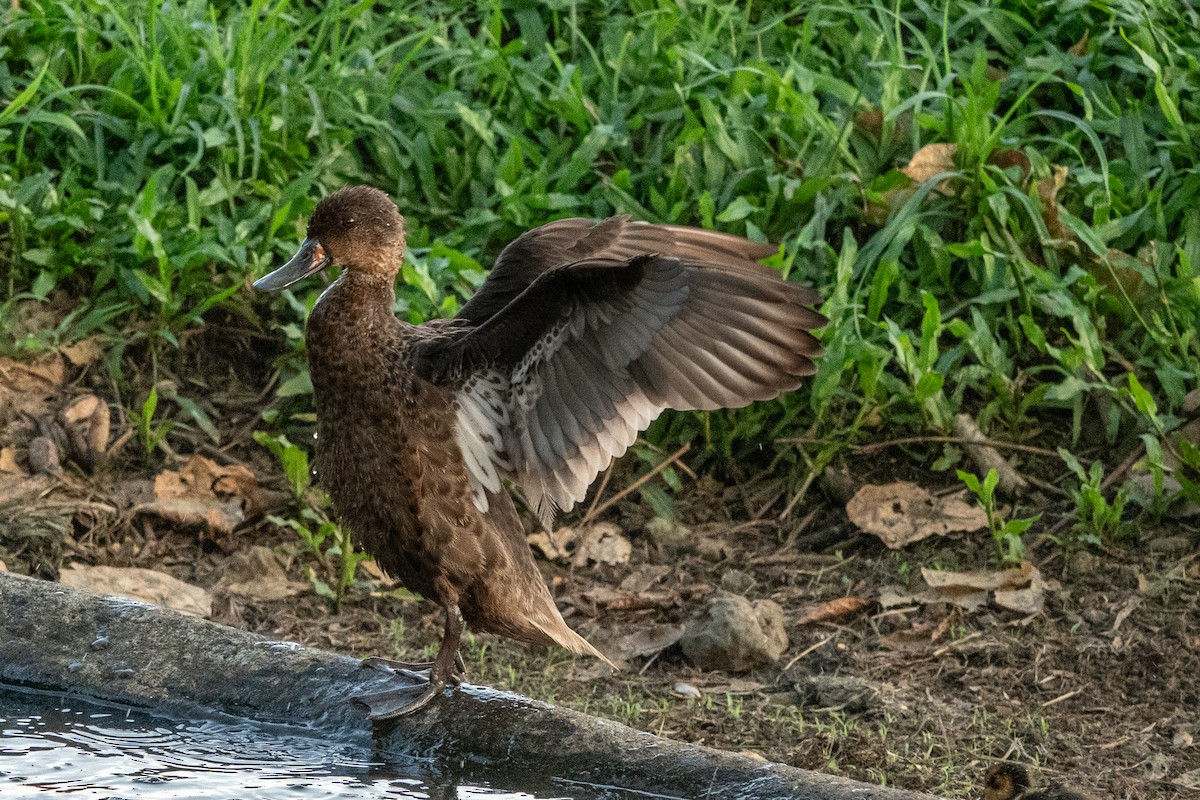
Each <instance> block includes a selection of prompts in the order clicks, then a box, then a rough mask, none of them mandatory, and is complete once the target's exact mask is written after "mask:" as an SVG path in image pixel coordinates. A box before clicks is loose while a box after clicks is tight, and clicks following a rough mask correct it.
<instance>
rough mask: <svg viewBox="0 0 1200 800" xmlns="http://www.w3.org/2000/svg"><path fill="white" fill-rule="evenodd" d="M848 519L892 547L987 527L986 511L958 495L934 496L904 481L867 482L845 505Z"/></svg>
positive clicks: (897, 547) (894, 548) (895, 547)
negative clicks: (886, 482) (880, 483)
mask: <svg viewBox="0 0 1200 800" xmlns="http://www.w3.org/2000/svg"><path fill="white" fill-rule="evenodd" d="M846 514H847V515H848V516H849V517H850V521H851V522H853V523H854V524H855V525H857V526H858V527H860V528H862V529H863V530H864V531H867V532H868V533H873V534H875V535H876V536H878V537H879V538H880V539H881V540H882V541H883V543H884V544H885V545H887V546H888V547H890V548H892V549H893V550H896V549H899V548H901V547H903V546H905V545H906V544H910V543H912V542H916V541H920V540H921V539H924V538H926V537H929V536H934V535H938V536H945V535H946V534H948V533H953V532H955V531H963V532H970V531H977V530H979V529H981V528H985V527H987V524H988V522H987V514H985V513H984V511H983V509H981V508H979V507H978V506H976V505H974V504H972V503H968V502H966V500H964V499H963V495H962V494H954V495H948V496H945V497H934V496H933V495H931V494H930V493H929V492H927V491H925V489H923V488H921V487H920V486H917V485H916V484H915V483H910V482H908V481H896V482H895V483H888V484H884V485H878V484H867V485H866V486H863V487H862V488H861V489H859V490H858V492H857V493H855V495H854V497H852V498H850V502H849V503H847V504H846Z"/></svg>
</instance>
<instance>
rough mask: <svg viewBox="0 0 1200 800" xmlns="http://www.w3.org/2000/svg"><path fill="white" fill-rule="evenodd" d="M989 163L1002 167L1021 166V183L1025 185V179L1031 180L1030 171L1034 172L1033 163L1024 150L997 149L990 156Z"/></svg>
mask: <svg viewBox="0 0 1200 800" xmlns="http://www.w3.org/2000/svg"><path fill="white" fill-rule="evenodd" d="M987 163H989V164H991V165H992V166H995V167H999V168H1000V169H1010V168H1012V167H1019V168H1020V170H1021V185H1022V186H1024V185H1025V181H1027V180H1029V175H1030V173H1032V172H1033V164H1032V163H1031V162H1030V160H1029V156H1027V155H1025V151H1024V150H1019V149H1018V150H996V151H994V152H993V153H992V154H991V155H990V156H988V160H987Z"/></svg>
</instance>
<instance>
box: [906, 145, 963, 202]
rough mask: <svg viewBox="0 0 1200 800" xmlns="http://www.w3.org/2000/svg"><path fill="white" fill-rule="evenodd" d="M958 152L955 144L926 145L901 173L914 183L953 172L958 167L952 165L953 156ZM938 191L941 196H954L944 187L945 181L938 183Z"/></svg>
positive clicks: (914, 155)
mask: <svg viewBox="0 0 1200 800" xmlns="http://www.w3.org/2000/svg"><path fill="white" fill-rule="evenodd" d="M957 152H958V145H955V144H927V145H925V146H924V147H922V148H921V149H920V150H918V151H917V152H915V153H913V157H912V158H911V159H909V162H908V165H907V166H905V167H902V168H901V170H900V171H901V172H903V173H904V174H905V175H907V176H908V177H909V179H910V180H913V181H915V182H916V183H922V182H923V181H927V180H929V179H930V178H932V177H934V176H935V175H941V174H942V173H944V172H954V170H956V169H957V168H958V167H957V166H955V164H954V156H955V154H956V153H957ZM937 189H938V191H940V192H942V193H943V194H954V192H952V191H950V190H949V189H948V188H947V187H946V181H945V180H942V181H939V182H938V185H937Z"/></svg>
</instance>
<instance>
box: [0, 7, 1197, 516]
mask: <svg viewBox="0 0 1200 800" xmlns="http://www.w3.org/2000/svg"><path fill="white" fill-rule="evenodd" d="M1060 6H1061V4H1060V5H1057V6H1056V5H1046V4H1040V3H1034V2H1030V0H1003V2H999V3H984V2H981V1H980V0H966V1H965V2H959V3H952V4H943V5H940V6H930V5H927V4H898V5H897V4H888V3H883V2H881V0H867V1H866V2H862V3H849V2H844V0H823V1H822V0H805V2H801V3H799V4H796V3H780V2H766V3H755V4H743V3H735V2H732V1H730V2H724V1H723V0H703V2H696V3H687V4H677V3H664V2H657V0H636V2H633V3H617V2H615V1H612V0H606V1H605V2H600V3H592V4H588V5H585V6H580V5H569V6H563V5H561V4H549V5H544V6H539V7H537V8H533V7H528V6H527V5H523V4H515V3H507V2H497V3H493V4H487V5H483V6H462V5H461V4H458V5H456V4H450V3H446V2H444V0H430V1H429V2H423V3H419V4H415V5H409V6H405V7H404V8H403V9H397V8H395V7H393V6H390V5H387V4H371V3H361V2H348V1H347V0H334V2H330V3H327V4H308V5H296V4H293V3H289V2H287V1H286V0H255V2H253V3H250V4H248V5H242V6H238V5H229V4H210V3H207V2H203V1H202V0H182V2H179V3H171V4H166V5H161V4H159V5H152V6H146V5H120V4H113V3H109V2H95V1H94V0H68V2H56V3H49V2H44V0H43V1H42V2H39V1H38V0H32V1H31V2H23V3H21V4H19V6H18V8H17V9H16V10H14V11H10V12H7V14H6V16H5V17H4V18H3V21H2V22H0V25H3V32H4V36H3V42H4V45H3V49H2V50H0V98H11V99H7V100H4V101H0V263H3V265H4V267H5V269H6V277H5V278H4V279H3V283H4V285H3V286H0V291H4V292H5V295H4V297H3V298H2V299H0V324H3V325H4V326H5V328H6V329H12V330H14V331H18V330H19V326H18V324H17V323H18V321H19V318H20V317H21V314H22V311H21V309H22V308H23V307H24V305H25V304H29V303H41V302H45V301H46V300H47V299H48V298H51V297H60V298H61V297H66V298H78V301H77V308H76V310H75V311H73V312H72V316H71V317H70V322H69V324H66V325H65V326H59V327H58V328H56V329H54V330H50V331H40V330H39V331H23V330H22V331H20V332H19V333H18V334H17V335H15V336H14V337H12V342H11V343H10V342H9V341H5V342H4V343H3V345H0V346H3V347H4V349H6V350H11V351H13V352H15V353H17V354H20V353H22V352H30V351H34V350H38V349H44V348H46V347H51V346H55V345H56V344H58V343H60V342H62V341H64V340H68V339H70V338H73V337H78V336H83V335H89V333H94V332H101V333H103V334H104V335H105V336H107V339H106V341H107V342H108V343H109V347H110V350H111V354H110V358H109V363H110V365H112V366H113V371H114V374H115V376H116V377H117V379H118V383H119V384H122V385H123V383H122V382H123V381H124V377H123V374H122V371H121V365H122V363H123V362H124V360H126V359H130V358H133V359H143V358H150V359H152V360H153V362H154V363H157V361H158V359H160V358H171V357H172V354H173V353H175V351H176V349H177V348H179V347H186V346H187V344H186V338H181V337H183V336H184V334H186V333H188V332H189V331H193V330H195V329H196V328H197V327H198V326H201V325H204V324H206V323H211V322H212V321H213V320H214V319H218V318H219V319H229V318H231V316H232V317H233V318H237V317H241V318H244V319H246V320H247V321H248V322H249V324H251V325H256V326H277V327H278V328H279V329H281V330H283V331H284V332H285V334H286V338H287V341H288V342H289V348H290V349H289V351H288V353H287V354H285V355H284V356H282V357H281V360H280V362H279V365H278V366H279V369H280V372H281V381H280V383H279V386H278V398H277V400H278V402H277V404H276V406H275V407H274V408H273V409H272V410H271V414H270V418H271V421H272V423H273V424H275V425H277V426H278V429H279V430H281V431H285V432H286V431H287V430H288V428H289V425H290V424H291V423H292V421H293V420H297V421H304V420H305V419H307V418H310V417H311V413H312V409H311V401H310V399H309V393H310V391H311V385H310V384H309V382H308V376H307V373H306V370H305V367H304V364H303V359H302V357H301V356H302V344H301V341H302V337H301V336H300V331H301V326H302V323H303V320H304V318H305V315H306V314H307V311H308V309H310V308H311V306H312V303H313V301H314V299H315V296H316V293H317V292H318V291H319V288H304V289H302V290H298V293H297V294H293V293H289V292H285V293H283V296H282V297H281V298H272V299H265V298H260V297H256V296H254V295H252V293H250V291H249V290H248V283H249V281H250V280H251V279H253V278H254V277H257V276H258V275H260V274H262V273H263V272H265V271H266V270H267V269H268V268H269V267H270V266H271V265H273V264H276V263H277V262H278V261H279V260H280V259H282V258H285V257H286V256H287V255H288V254H289V253H290V252H291V251H292V250H294V248H295V245H296V242H297V240H298V238H299V237H300V236H301V234H302V225H303V217H304V215H305V214H306V213H308V212H309V211H310V210H311V208H312V204H313V203H314V202H315V200H316V198H318V197H319V196H321V195H322V194H324V193H327V192H328V191H330V190H331V189H333V188H336V187H337V186H341V185H344V184H346V183H351V182H370V183H373V184H376V185H378V186H380V187H381V188H383V189H385V190H386V191H388V192H389V193H390V194H391V195H392V196H394V197H395V198H396V199H397V201H398V203H399V204H400V207H401V209H402V211H403V212H405V213H406V214H407V216H408V231H409V243H410V252H409V255H408V257H407V258H406V262H405V265H404V269H403V273H402V285H401V286H400V287H399V291H398V297H397V312H398V313H399V314H401V315H403V316H404V317H405V318H407V319H409V320H412V321H421V320H424V319H428V318H430V317H433V316H446V315H450V314H453V313H454V312H455V311H456V310H457V308H458V306H459V304H460V303H461V302H462V299H463V298H465V297H467V296H469V294H470V293H471V291H472V290H473V289H474V287H476V286H477V285H478V284H479V282H480V281H481V280H482V278H483V275H484V270H483V268H482V267H481V265H485V264H487V263H488V262H489V261H490V259H491V258H492V257H493V256H494V255H495V253H496V252H497V251H498V250H499V248H500V247H501V246H502V245H503V244H504V243H506V242H507V241H509V240H511V238H512V237H513V236H515V235H516V234H518V233H519V232H521V231H523V230H525V229H527V228H529V227H532V226H534V225H538V224H541V223H543V222H546V221H549V220H550V219H553V218H556V217H562V216H594V217H600V216H605V215H608V214H612V213H630V214H633V215H635V216H638V217H640V218H643V219H648V220H651V221H656V222H671V223H683V224H701V225H706V226H711V227H716V228H720V229H722V230H728V231H731V232H734V233H739V234H743V235H746V236H749V237H751V238H756V239H766V240H769V241H774V242H779V243H781V244H782V249H781V251H780V253H779V254H778V255H777V256H775V257H773V258H772V259H771V260H770V263H771V264H772V265H773V266H774V267H776V268H777V269H779V270H780V272H781V273H782V274H783V275H785V276H786V277H787V278H788V279H789V280H796V281H803V282H808V283H813V284H816V285H818V286H819V287H820V288H821V289H822V290H823V291H824V293H825V296H826V298H827V301H826V303H825V306H824V309H823V310H824V312H825V313H826V314H827V315H828V316H829V317H830V320H831V322H830V325H829V326H828V328H826V330H825V331H824V332H823V334H822V335H823V339H824V342H825V345H826V355H825V358H824V359H823V360H822V361H821V363H820V364H819V366H818V371H817V374H816V375H815V376H814V377H813V378H812V380H811V381H810V382H809V383H808V384H807V385H806V386H805V387H804V388H802V389H801V390H800V391H799V392H796V393H794V394H792V395H789V396H788V397H785V398H782V399H780V400H779V401H777V402H774V403H766V404H758V405H755V406H753V407H751V408H747V409H742V410H738V411H728V412H726V411H720V412H710V413H704V414H675V413H668V414H664V415H663V416H662V417H660V418H659V420H658V421H657V422H656V423H655V424H654V425H653V426H652V428H651V430H650V431H649V432H648V433H647V441H648V442H649V443H650V444H651V445H653V446H655V447H658V448H660V449H661V450H662V451H663V452H673V451H674V450H676V449H677V448H678V447H680V446H682V444H684V443H689V442H690V443H692V444H693V450H692V451H691V452H690V453H689V454H688V465H689V466H690V467H692V468H703V467H708V468H721V467H725V466H730V465H734V464H736V469H737V471H747V470H754V469H760V470H765V469H771V470H772V471H775V472H777V473H779V474H782V475H789V476H790V477H791V479H792V481H793V482H794V485H796V486H802V485H803V481H804V480H805V478H806V476H807V475H808V474H809V473H810V472H811V471H812V470H814V469H818V470H819V469H821V468H822V467H823V465H825V464H827V463H829V462H830V460H832V459H833V458H834V457H836V456H837V455H838V453H839V452H840V450H841V448H843V447H845V446H846V445H847V444H848V443H853V442H855V441H857V440H861V439H862V438H863V437H866V436H868V435H869V434H870V432H871V431H873V430H875V429H878V428H880V427H886V428H887V429H888V431H889V433H891V432H893V431H911V432H917V433H920V432H939V433H940V432H944V431H945V430H946V426H947V422H948V420H952V419H953V417H954V415H956V414H958V413H962V412H966V413H968V414H970V415H971V416H972V417H974V418H975V420H976V421H977V422H978V424H979V425H980V427H981V428H983V429H984V430H985V431H988V432H989V433H990V434H991V435H1001V434H1004V435H1007V436H1011V437H1014V438H1020V437H1023V436H1025V435H1027V432H1029V431H1031V430H1037V429H1042V430H1051V431H1056V432H1061V433H1057V434H1056V436H1057V440H1056V441H1055V442H1053V444H1055V445H1061V446H1063V447H1065V448H1067V449H1068V450H1070V451H1072V452H1082V450H1081V449H1080V447H1079V445H1080V442H1081V440H1083V439H1085V438H1086V437H1088V436H1092V435H1093V433H1092V432H1089V431H1088V430H1085V428H1086V426H1085V425H1084V421H1085V419H1087V418H1088V416H1089V413H1090V411H1092V410H1095V409H1097V408H1098V409H1100V411H1101V416H1102V417H1103V425H1102V428H1103V430H1102V431H1101V432H1100V435H1101V437H1102V438H1103V440H1104V445H1106V446H1108V447H1109V448H1110V449H1113V450H1114V451H1115V450H1116V449H1117V446H1118V445H1119V446H1120V449H1125V450H1127V449H1128V448H1129V447H1130V446H1131V444H1130V443H1131V442H1136V437H1138V436H1143V435H1144V436H1146V437H1152V438H1153V439H1154V442H1151V441H1149V439H1147V440H1146V441H1145V446H1146V449H1147V454H1148V461H1149V462H1150V464H1151V465H1152V467H1151V468H1152V470H1158V471H1161V473H1162V478H1163V479H1162V480H1159V479H1158V477H1156V478H1155V482H1154V486H1153V488H1154V491H1155V493H1156V496H1155V498H1154V499H1152V501H1151V503H1150V506H1151V508H1150V510H1151V512H1152V513H1159V512H1160V511H1161V510H1162V509H1163V508H1165V507H1166V506H1167V505H1169V503H1170V502H1171V501H1172V500H1171V497H1170V496H1169V495H1170V490H1169V488H1168V487H1171V486H1173V485H1174V484H1173V483H1172V482H1171V481H1169V480H1166V478H1167V477H1173V474H1172V470H1175V471H1180V470H1178V468H1177V467H1176V466H1175V460H1174V459H1176V458H1177V454H1173V453H1172V452H1165V453H1161V457H1159V456H1160V453H1159V452H1158V451H1161V450H1162V449H1163V447H1164V446H1165V447H1167V448H1168V450H1170V449H1171V448H1172V447H1175V446H1174V445H1169V444H1168V445H1163V444H1162V443H1163V442H1164V441H1166V440H1164V439H1163V437H1162V435H1161V432H1159V431H1158V430H1156V429H1154V428H1153V425H1150V427H1147V425H1148V419H1149V418H1148V417H1147V415H1146V414H1144V413H1142V412H1140V411H1139V410H1138V409H1137V406H1136V402H1135V401H1134V399H1133V397H1132V395H1129V394H1126V393H1124V390H1123V389H1120V388H1118V387H1117V386H1116V385H1115V384H1114V383H1113V378H1114V376H1115V375H1117V374H1118V373H1119V374H1121V375H1122V376H1123V375H1124V374H1125V373H1127V372H1132V373H1133V374H1134V375H1135V377H1136V379H1137V380H1138V381H1139V382H1140V384H1141V385H1143V386H1144V387H1145V388H1146V391H1147V392H1150V393H1152V394H1153V396H1154V397H1156V398H1157V399H1158V404H1159V410H1158V411H1157V414H1158V417H1159V419H1160V421H1166V422H1167V423H1169V422H1170V420H1171V419H1173V418H1175V419H1177V418H1178V417H1179V416H1180V409H1181V407H1182V403H1183V398H1184V397H1185V395H1186V394H1187V392H1188V391H1189V390H1190V389H1192V388H1194V387H1195V386H1196V385H1197V381H1200V374H1198V368H1197V364H1200V338H1198V336H1197V333H1196V325H1195V322H1194V321H1195V320H1196V319H1197V318H1200V274H1198V273H1197V265H1198V264H1200V178H1198V177H1197V174H1196V167H1195V165H1196V163H1197V162H1198V161H1200V100H1197V98H1200V64H1198V62H1197V60H1196V59H1195V58H1193V57H1190V56H1189V55H1188V54H1191V53H1195V52H1197V50H1198V49H1200V32H1198V31H1200V25H1198V24H1197V22H1198V20H1197V19H1196V14H1195V12H1194V11H1190V10H1187V9H1183V10H1180V9H1178V8H1176V7H1174V6H1171V5H1169V4H1157V5H1156V4H1135V3H1113V4H1099V5H1098V4H1074V5H1069V6H1065V7H1060ZM1085 34H1086V37H1085ZM931 143H932V144H943V145H952V146H953V150H952V151H950V152H952V154H953V155H952V158H950V160H949V161H948V162H946V163H944V164H942V165H941V166H940V167H939V168H938V169H937V170H936V171H935V172H934V173H930V174H929V175H928V177H923V179H922V180H920V181H918V182H914V181H913V180H912V178H910V177H909V176H908V175H907V174H905V173H904V172H903V167H905V166H906V165H907V164H908V163H909V161H910V160H911V159H912V157H913V155H914V154H915V153H917V152H918V151H919V150H920V148H921V147H922V146H924V145H926V144H931ZM218 312H219V315H218ZM139 372H140V371H139ZM154 374H155V377H156V378H157V370H155V371H154ZM130 394H131V395H134V396H138V395H140V391H137V392H130ZM181 408H182V406H181ZM134 410H136V409H134ZM183 411H184V412H185V415H186V413H187V412H186V409H183ZM193 420H194V421H195V422H196V424H197V426H199V427H203V425H202V423H201V422H200V421H199V420H196V419H195V418H194V417H193ZM1164 430H1165V431H1166V432H1168V433H1169V432H1170V430H1171V427H1170V425H1169V424H1167V425H1165V426H1164ZM800 434H803V436H802V437H801V436H800ZM164 435H165V436H167V437H168V438H169V437H170V436H171V435H172V434H171V431H169V430H168V431H166V432H165V433H164ZM796 438H803V439H805V440H806V441H819V442H821V443H822V444H821V446H820V449H819V450H818V451H816V452H815V453H810V452H808V451H807V450H805V449H804V448H805V447H806V445H800V446H797V445H796V443H795V442H785V441H781V440H785V439H793V440H794V439H796ZM1155 448H1158V449H1157V450H1156V449H1155ZM1175 449H1179V448H1178V447H1175ZM957 459H958V455H957V453H956V452H955V451H953V450H948V451H947V452H946V453H945V455H944V456H943V458H942V459H941V460H940V461H939V463H938V467H939V468H947V467H949V466H952V465H953V464H954V463H955V462H956V461H957ZM1155 474H1156V475H1157V474H1158V473H1157V472H1156V473H1155ZM1193 474H1194V473H1188V474H1187V475H1185V477H1184V480H1181V481H1179V483H1180V485H1181V486H1183V487H1184V488H1183V490H1182V491H1192V492H1193V493H1194V491H1195V480H1194V479H1192V478H1191V477H1188V475H1193ZM1185 481H1187V482H1186V483H1185ZM1188 487H1191V488H1190V489H1189V488H1188ZM671 491H673V489H672V488H671V487H670V486H669V485H668V486H667V487H666V488H665V489H663V488H662V487H657V486H656V487H655V488H654V489H652V490H651V491H650V493H649V494H650V497H649V498H648V499H649V500H651V501H653V502H654V503H655V504H656V505H657V506H658V507H659V508H660V510H666V509H668V508H669V504H670V492H671ZM793 494H794V493H793Z"/></svg>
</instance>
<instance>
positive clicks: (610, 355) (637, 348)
mask: <svg viewBox="0 0 1200 800" xmlns="http://www.w3.org/2000/svg"><path fill="white" fill-rule="evenodd" d="M656 267H657V268H656V269H655V271H654V272H653V273H651V274H648V275H646V276H645V278H644V279H643V281H642V282H641V284H640V285H639V286H638V287H637V289H636V290H635V291H634V292H632V293H631V294H630V295H629V296H627V297H626V298H623V299H622V300H621V301H618V302H615V303H603V304H599V303H598V304H587V303H585V304H580V305H579V306H576V307H575V308H573V309H572V310H571V312H570V313H568V314H567V315H566V316H565V317H564V318H563V319H562V321H561V322H559V323H558V324H556V325H554V326H553V327H552V328H551V329H550V330H549V331H547V332H546V333H545V335H543V336H542V337H541V338H540V339H539V340H538V341H537V342H535V343H534V345H533V346H532V347H530V348H529V350H528V352H527V353H526V354H525V356H524V358H522V359H521V361H520V363H518V364H517V365H516V366H515V367H512V368H511V369H510V370H509V371H508V372H507V374H505V372H503V371H501V370H486V371H481V372H479V373H476V374H475V375H472V376H471V378H470V379H469V380H468V381H467V382H466V384H465V385H464V386H463V388H462V389H461V390H460V392H459V395H458V409H457V421H458V445H459V448H460V449H461V450H462V454H463V460H464V461H465V462H466V465H467V472H468V476H469V478H470V481H471V490H472V494H473V498H474V502H475V506H476V507H477V508H478V509H479V510H480V511H487V509H488V500H487V493H488V492H496V491H499V490H500V487H501V485H502V481H503V480H504V479H505V478H511V479H512V480H514V481H515V482H516V483H518V484H519V485H520V487H521V490H522V491H523V493H524V495H525V499H526V501H527V502H528V503H529V505H530V506H531V508H532V510H533V511H535V513H537V515H538V516H539V517H540V518H541V519H542V521H543V523H545V524H546V525H547V526H548V525H549V523H550V520H551V519H552V518H553V516H554V513H555V511H556V510H558V509H568V508H571V507H572V506H574V505H575V504H576V503H578V502H579V501H581V500H583V499H584V497H585V496H586V495H587V490H588V487H589V486H590V485H591V483H592V481H593V480H595V478H596V475H598V474H599V473H600V472H601V470H603V469H605V468H606V467H608V465H609V464H610V463H612V460H613V459H614V458H618V457H620V456H622V455H624V453H625V451H626V450H627V449H628V448H629V446H630V445H632V444H633V443H634V441H635V440H636V439H637V435H638V433H640V432H641V431H643V430H645V429H646V427H647V426H648V425H649V424H650V423H651V422H653V421H654V419H655V418H656V417H657V416H658V415H659V414H660V413H662V411H663V408H664V406H663V405H662V404H661V403H659V402H655V401H652V400H650V399H649V398H648V397H647V394H646V391H645V390H644V389H643V388H642V387H641V386H639V385H638V382H637V381H636V380H635V379H634V377H633V376H632V374H631V373H630V369H629V365H630V363H631V362H632V361H634V360H635V359H636V358H638V357H639V356H640V355H641V354H642V353H644V352H645V351H646V349H647V348H649V347H650V346H651V344H652V342H653V340H654V339H655V337H656V336H657V335H658V334H659V332H660V331H661V330H662V328H663V326H664V325H666V324H667V322H668V321H669V320H671V319H672V318H673V317H674V315H675V314H676V313H677V312H678V310H679V308H680V307H681V306H682V305H683V304H684V302H685V301H686V300H687V297H688V295H689V287H688V278H687V272H686V269H685V268H684V266H683V265H682V264H680V263H679V262H678V261H674V262H659V263H658V264H657V265H656Z"/></svg>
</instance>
